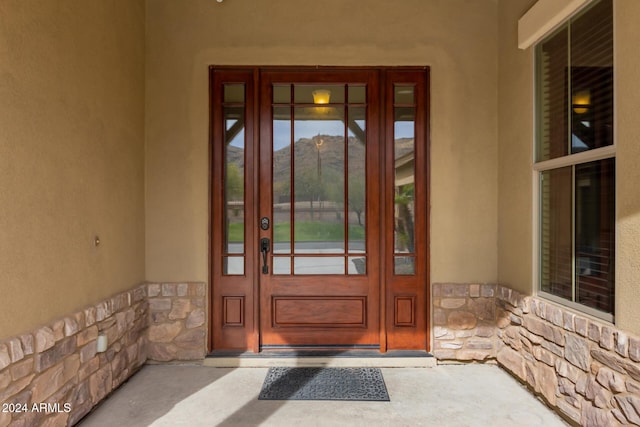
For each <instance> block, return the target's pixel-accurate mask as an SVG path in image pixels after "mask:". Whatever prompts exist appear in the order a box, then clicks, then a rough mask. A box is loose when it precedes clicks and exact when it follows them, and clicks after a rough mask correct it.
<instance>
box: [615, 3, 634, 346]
mask: <svg viewBox="0 0 640 427" xmlns="http://www.w3.org/2000/svg"><path fill="white" fill-rule="evenodd" d="M638 22H640V2H638V1H637V0H615V1H614V23H615V34H614V37H615V59H614V61H615V71H614V72H615V78H616V83H615V84H616V86H615V99H616V101H615V102H616V103H615V108H616V120H617V125H616V129H615V135H616V136H615V138H616V144H617V157H616V165H617V170H616V172H617V176H616V186H617V194H616V195H617V201H618V206H617V209H618V229H617V230H616V240H617V243H616V324H617V325H618V326H619V327H621V328H623V329H626V330H630V331H633V332H635V333H636V334H640V310H638V307H640V189H638V184H639V183H640V167H639V166H638V163H639V162H640V110H639V109H638V105H640V104H639V103H640V55H638V46H640V26H638Z"/></svg>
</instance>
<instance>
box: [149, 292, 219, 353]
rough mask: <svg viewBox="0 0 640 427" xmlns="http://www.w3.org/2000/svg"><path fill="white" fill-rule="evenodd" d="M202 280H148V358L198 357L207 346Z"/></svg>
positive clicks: (204, 351)
mask: <svg viewBox="0 0 640 427" xmlns="http://www.w3.org/2000/svg"><path fill="white" fill-rule="evenodd" d="M205 295H206V284H205V283H201V282H199V283H150V284H149V288H148V298H149V317H150V324H149V335H148V337H149V344H148V354H147V356H148V358H149V360H151V361H156V362H169V361H173V360H202V359H203V358H204V357H205V354H206V350H207V329H206V327H207V325H206V323H207V322H206V319H207V315H206V312H207V309H206V300H205Z"/></svg>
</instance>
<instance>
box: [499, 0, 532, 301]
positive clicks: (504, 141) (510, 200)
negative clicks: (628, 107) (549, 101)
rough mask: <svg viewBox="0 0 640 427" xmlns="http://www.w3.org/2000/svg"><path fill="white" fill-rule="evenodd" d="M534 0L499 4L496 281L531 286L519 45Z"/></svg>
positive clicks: (527, 115)
mask: <svg viewBox="0 0 640 427" xmlns="http://www.w3.org/2000/svg"><path fill="white" fill-rule="evenodd" d="M535 2H536V0H507V1H501V2H500V8H499V19H498V28H499V31H500V33H499V37H498V39H499V56H498V58H499V67H498V114H499V119H500V120H499V128H498V129H499V132H498V133H499V141H500V143H499V148H498V165H499V169H498V196H499V197H498V224H499V225H498V283H501V284H505V285H508V286H510V287H512V288H514V289H517V290H518V291H520V292H522V293H524V294H530V293H531V291H532V270H531V269H532V254H531V251H532V237H533V234H532V233H533V230H532V221H533V208H532V169H531V166H532V164H533V146H532V144H533V79H534V73H533V54H532V53H531V50H520V49H518V19H519V18H520V17H521V16H522V15H523V14H524V13H525V12H526V11H527V10H528V9H529V8H530V7H531V6H532V5H533V4H534V3H535Z"/></svg>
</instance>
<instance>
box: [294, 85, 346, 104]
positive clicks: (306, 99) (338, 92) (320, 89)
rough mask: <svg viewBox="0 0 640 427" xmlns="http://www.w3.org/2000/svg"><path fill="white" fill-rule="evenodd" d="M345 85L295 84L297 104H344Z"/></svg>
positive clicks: (295, 100)
mask: <svg viewBox="0 0 640 427" xmlns="http://www.w3.org/2000/svg"><path fill="white" fill-rule="evenodd" d="M344 92H345V86H344V85H294V87H293V99H294V102H295V103H296V104H329V103H331V104H335V103H338V104H342V103H344V101H345V97H344Z"/></svg>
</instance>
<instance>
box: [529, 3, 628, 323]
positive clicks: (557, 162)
mask: <svg viewBox="0 0 640 427" xmlns="http://www.w3.org/2000/svg"><path fill="white" fill-rule="evenodd" d="M551 1H555V0H551ZM592 1H594V0H586V1H583V2H582V4H581V5H578V6H576V7H575V8H574V9H572V10H571V11H570V12H569V13H567V14H565V15H564V16H563V18H562V20H561V21H553V22H550V23H549V25H546V26H545V27H544V28H545V29H544V31H543V32H542V29H541V30H540V31H539V32H538V34H537V35H536V38H535V40H533V41H532V42H531V43H529V44H527V45H526V47H521V46H520V42H521V39H520V23H521V21H522V19H523V18H524V17H525V16H527V14H528V13H529V12H531V10H533V9H534V8H535V7H536V6H538V4H539V3H541V2H548V0H539V1H538V3H536V4H535V5H534V6H533V7H532V8H531V9H530V10H529V12H527V13H526V14H525V16H523V18H521V19H520V20H519V21H518V42H519V45H518V47H519V48H520V49H527V48H529V47H532V46H533V45H535V44H536V43H538V42H539V41H540V40H542V39H543V38H545V37H547V36H548V35H550V34H552V33H553V32H554V31H555V30H556V29H557V28H559V27H560V26H561V25H563V24H565V23H566V22H567V20H568V19H570V18H571V17H573V16H574V15H575V14H577V13H578V12H579V11H580V10H582V9H583V8H584V7H586V6H588V5H589V4H590V3H591V2H592ZM612 7H613V99H614V107H613V129H614V132H613V144H612V145H609V146H606V147H601V148H596V149H594V150H588V151H584V152H581V153H576V154H570V155H567V156H563V157H560V158H557V159H550V160H544V161H540V162H536V156H537V142H538V126H536V123H537V120H538V118H537V110H536V108H537V102H538V98H537V87H536V78H535V76H536V65H537V64H536V53H535V48H531V49H530V55H531V57H532V61H531V64H532V67H533V73H532V75H533V76H534V78H533V81H532V84H531V88H532V90H533V97H532V99H533V108H532V112H533V115H532V120H533V124H534V126H533V139H532V144H531V150H532V151H531V156H532V157H531V158H532V159H533V160H532V168H531V188H532V194H531V199H532V204H531V206H532V208H533V212H532V215H531V219H532V221H533V223H532V224H531V232H532V234H533V238H532V239H531V240H532V263H531V267H532V270H533V271H532V275H531V276H532V284H533V292H532V295H533V296H535V297H538V298H542V299H546V300H548V301H551V302H553V303H556V304H559V305H561V306H565V307H568V308H570V309H573V310H575V311H576V312H578V313H582V314H585V315H587V316H590V317H593V318H595V319H598V320H602V321H605V322H609V323H611V324H613V325H615V315H613V314H610V313H605V312H602V311H599V310H596V309H593V308H591V307H588V306H586V305H583V304H580V303H577V302H573V301H570V300H568V299H565V298H561V297H558V296H556V295H553V294H550V293H548V292H544V291H542V290H541V289H540V174H541V173H542V172H543V171H547V170H551V169H556V168H561V167H565V166H573V165H578V164H582V163H588V162H592V161H597V160H604V159H608V158H615V157H616V146H617V139H618V132H616V130H617V129H618V109H617V106H616V104H617V103H616V100H617V99H618V84H617V81H618V79H617V74H618V72H617V70H618V66H617V64H618V54H617V49H616V46H617V43H616V31H615V29H616V2H615V1H613V2H612ZM615 171H616V175H615V179H616V188H615V191H616V197H615V201H616V204H615V208H614V209H615V218H616V221H615V230H614V234H615V239H616V252H615V253H616V254H617V253H618V242H619V240H618V237H619V236H618V220H617V219H618V200H619V199H618V185H617V183H618V177H619V172H618V168H617V167H616V169H615ZM614 262H615V265H616V271H618V270H619V269H618V268H617V265H618V263H619V257H618V256H617V255H616V257H615V260H614ZM616 283H617V279H616ZM618 307H619V304H618V298H617V293H616V298H615V301H614V313H617V312H618Z"/></svg>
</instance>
